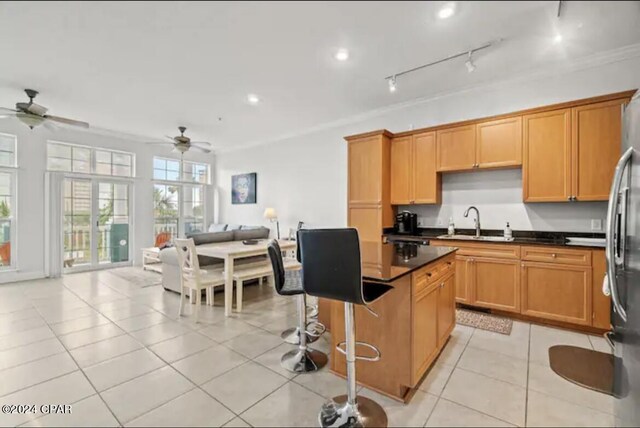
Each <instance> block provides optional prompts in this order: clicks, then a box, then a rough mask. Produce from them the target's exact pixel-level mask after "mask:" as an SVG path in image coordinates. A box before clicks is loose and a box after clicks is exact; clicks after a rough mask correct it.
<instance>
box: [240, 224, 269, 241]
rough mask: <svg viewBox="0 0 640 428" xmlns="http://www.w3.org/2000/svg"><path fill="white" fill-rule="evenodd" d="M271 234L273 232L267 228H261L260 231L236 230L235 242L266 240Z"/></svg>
mask: <svg viewBox="0 0 640 428" xmlns="http://www.w3.org/2000/svg"><path fill="white" fill-rule="evenodd" d="M269 232H271V230H269V229H267V228H266V227H261V228H260V229H248V230H234V231H233V240H234V241H244V240H246V239H266V238H268V237H269Z"/></svg>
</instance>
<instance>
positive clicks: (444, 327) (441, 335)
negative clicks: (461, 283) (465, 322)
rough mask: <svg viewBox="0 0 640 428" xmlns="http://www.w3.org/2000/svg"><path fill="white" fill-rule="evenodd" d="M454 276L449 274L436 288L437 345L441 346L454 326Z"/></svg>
mask: <svg viewBox="0 0 640 428" xmlns="http://www.w3.org/2000/svg"><path fill="white" fill-rule="evenodd" d="M455 294H456V293H455V278H454V277H453V276H449V277H448V278H446V279H443V280H442V281H441V282H440V285H439V289H438V347H439V348H442V347H443V346H444V344H445V343H446V342H447V339H448V338H449V335H450V334H451V332H452V331H453V328H454V327H455V326H456V295H455Z"/></svg>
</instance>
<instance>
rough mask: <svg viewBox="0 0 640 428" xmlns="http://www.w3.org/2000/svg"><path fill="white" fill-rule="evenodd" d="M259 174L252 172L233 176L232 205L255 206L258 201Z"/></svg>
mask: <svg viewBox="0 0 640 428" xmlns="http://www.w3.org/2000/svg"><path fill="white" fill-rule="evenodd" d="M257 180H258V174H256V173H255V172H250V173H247V174H238V175H232V176H231V203H232V204H234V205H236V204H241V205H242V204H255V203H256V199H257V189H258V187H257Z"/></svg>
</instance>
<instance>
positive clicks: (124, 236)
mask: <svg viewBox="0 0 640 428" xmlns="http://www.w3.org/2000/svg"><path fill="white" fill-rule="evenodd" d="M128 206H129V189H128V185H126V184H115V183H98V236H97V246H98V248H97V251H98V263H119V262H124V261H128V260H129V213H128Z"/></svg>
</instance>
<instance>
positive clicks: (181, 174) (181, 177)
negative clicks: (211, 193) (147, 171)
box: [151, 156, 211, 186]
mask: <svg viewBox="0 0 640 428" xmlns="http://www.w3.org/2000/svg"><path fill="white" fill-rule="evenodd" d="M156 159H157V160H161V161H164V162H169V161H170V162H176V163H177V164H178V180H169V179H167V178H166V177H167V174H166V172H168V171H172V172H173V170H170V169H167V168H166V167H165V168H164V169H160V168H156V167H155V161H156ZM152 162H153V164H152V173H151V176H152V177H153V178H152V179H153V181H168V182H171V183H183V184H197V185H203V186H208V185H210V184H211V164H209V163H207V162H196V161H190V160H185V159H176V158H169V157H163V156H154V157H153V161H152ZM185 163H189V164H192V165H199V166H205V167H206V168H207V173H206V180H205V182H204V183H202V182H200V181H191V180H185V179H184V171H185V168H184V165H185ZM156 170H160V171H165V178H156V174H155V172H156Z"/></svg>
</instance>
